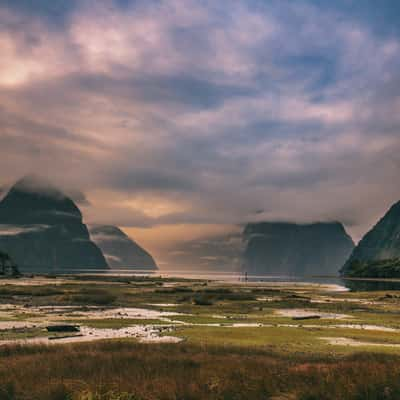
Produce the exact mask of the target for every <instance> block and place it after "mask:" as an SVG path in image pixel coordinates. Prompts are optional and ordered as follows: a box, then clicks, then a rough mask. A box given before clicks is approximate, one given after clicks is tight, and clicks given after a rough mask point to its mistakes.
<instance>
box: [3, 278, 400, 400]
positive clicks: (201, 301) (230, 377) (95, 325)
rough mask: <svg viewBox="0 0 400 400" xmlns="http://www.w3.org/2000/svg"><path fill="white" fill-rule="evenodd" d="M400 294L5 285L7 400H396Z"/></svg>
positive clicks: (191, 285) (182, 283)
mask: <svg viewBox="0 0 400 400" xmlns="http://www.w3.org/2000/svg"><path fill="white" fill-rule="evenodd" d="M399 334H400V292H398V291H395V290H383V289H382V288H380V289H379V290H371V291H357V290H354V289H353V290H352V291H348V290H343V288H342V287H340V286H337V285H330V284H316V283H307V282H235V283H232V282H224V281H216V280H215V281H214V280H207V279H183V278H161V277H156V276H148V277H146V276H112V275H75V276H73V275H72V276H51V277H50V276H38V277H35V278H20V279H15V280H12V279H4V280H0V360H1V362H0V399H21V400H25V399H44V400H46V399H49V400H50V399H54V400H56V399H57V400H58V399H60V400H63V399H79V400H80V399H82V400H84V399H87V400H89V399H105V400H107V399H140V400H142V399H143V400H147V399H171V400H172V399H182V400H189V399H299V400H306V399H309V400H310V399H322V400H323V399H327V400H328V399H329V400H330V399H332V400H333V399H399V398H400V380H399V379H398V377H399V376H400V335H399Z"/></svg>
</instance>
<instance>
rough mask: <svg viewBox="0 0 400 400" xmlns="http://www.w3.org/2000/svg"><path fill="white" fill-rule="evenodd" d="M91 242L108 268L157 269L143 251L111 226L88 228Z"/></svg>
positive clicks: (148, 254)
mask: <svg viewBox="0 0 400 400" xmlns="http://www.w3.org/2000/svg"><path fill="white" fill-rule="evenodd" d="M89 230H90V236H91V238H92V240H93V241H94V242H95V243H96V244H97V246H99V247H100V249H101V250H102V251H103V253H104V256H105V257H106V259H107V261H108V264H109V265H110V267H115V268H117V267H130V268H136V269H157V265H156V263H155V261H154V259H153V257H152V256H151V255H150V253H149V252H147V251H146V250H145V249H143V248H142V247H141V246H140V245H139V244H138V243H136V242H135V241H134V240H133V239H131V238H130V237H129V236H128V235H126V234H125V233H124V232H123V231H122V230H121V229H119V228H118V227H116V226H113V225H92V226H90V227H89Z"/></svg>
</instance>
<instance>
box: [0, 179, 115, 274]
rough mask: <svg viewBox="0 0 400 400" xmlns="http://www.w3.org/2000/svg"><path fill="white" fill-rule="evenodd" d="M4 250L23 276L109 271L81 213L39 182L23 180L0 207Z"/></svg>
mask: <svg viewBox="0 0 400 400" xmlns="http://www.w3.org/2000/svg"><path fill="white" fill-rule="evenodd" d="M0 250H2V251H5V252H7V253H8V254H9V255H10V256H11V257H12V258H13V260H14V261H15V262H16V263H17V265H18V266H19V268H20V269H21V271H23V272H24V271H25V272H51V271H55V270H65V271H69V270H74V269H86V268H96V269H97V268H98V269H107V268H108V265H107V262H106V260H105V258H104V256H103V254H102V252H101V251H100V249H99V248H98V247H97V246H96V244H95V243H93V242H92V241H91V240H90V236H89V231H88V229H87V227H86V225H85V224H83V222H82V214H81V212H80V210H79V208H78V207H77V206H76V205H75V203H74V202H73V201H72V200H71V199H70V198H69V197H67V196H66V195H65V194H64V193H62V192H61V191H60V190H58V189H57V188H56V187H54V186H53V185H52V184H50V183H48V182H46V181H44V180H43V179H41V178H38V177H35V176H28V177H25V178H22V179H21V180H19V181H18V182H17V183H16V184H15V185H14V186H13V187H12V188H11V189H10V191H9V192H8V193H7V194H6V196H5V197H4V198H3V199H2V201H1V202H0Z"/></svg>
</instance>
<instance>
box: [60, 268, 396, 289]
mask: <svg viewBox="0 0 400 400" xmlns="http://www.w3.org/2000/svg"><path fill="white" fill-rule="evenodd" d="M60 272H61V271H60ZM63 273H64V274H65V272H63ZM71 273H73V274H83V275H93V274H94V275H114V276H154V277H155V276H160V277H163V278H187V279H204V280H217V281H224V282H238V281H239V282H254V283H255V282H265V283H268V282H271V283H273V282H276V283H285V282H288V283H299V284H301V283H316V284H320V285H336V286H337V289H338V290H340V289H343V290H350V291H354V292H356V291H385V290H400V280H399V281H383V280H373V279H343V278H341V277H337V276H290V275H251V274H249V275H245V274H243V273H240V272H226V271H188V270H176V271H171V270H160V271H154V270H132V269H113V270H108V271H104V270H93V269H91V270H88V269H86V270H74V271H73V272H72V271H71Z"/></svg>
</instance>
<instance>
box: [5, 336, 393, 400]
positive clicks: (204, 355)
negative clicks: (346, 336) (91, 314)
mask: <svg viewBox="0 0 400 400" xmlns="http://www.w3.org/2000/svg"><path fill="white" fill-rule="evenodd" d="M399 377H400V359H399V358H398V357H397V356H389V355H384V356H383V355H379V354H360V355H353V356H350V357H346V358H334V357H325V358H321V357H314V358H310V357H306V356H304V355H301V354H297V355H293V356H282V355H275V354H273V353H269V352H266V351H263V350H256V349H250V348H231V347H200V346H192V345H188V344H183V345H182V344H180V345H141V344H137V343H133V342H129V341H117V342H115V341H114V342H102V343H92V344H81V345H75V346H50V347H3V348H1V349H0V400H28V399H29V400H39V399H40V400H67V399H70V400H100V399H101V400H200V399H207V400H208V399H210V400H217V399H218V400H219V399H221V400H230V399H232V400H250V399H269V398H271V397H272V396H278V395H291V396H293V398H295V399H299V400H316V399H318V400H340V399H350V400H361V399H362V400H378V399H382V400H383V399H386V400H391V399H393V400H394V399H399V398H400V380H399ZM283 398H284V397H283Z"/></svg>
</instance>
